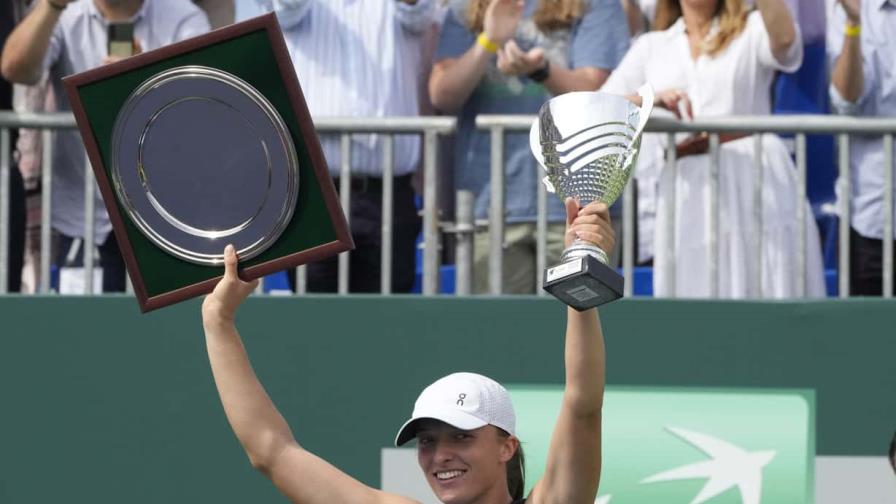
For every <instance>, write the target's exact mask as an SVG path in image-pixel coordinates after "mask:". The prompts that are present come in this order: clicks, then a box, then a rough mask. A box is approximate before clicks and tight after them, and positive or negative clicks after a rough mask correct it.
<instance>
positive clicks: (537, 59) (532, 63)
mask: <svg viewBox="0 0 896 504" xmlns="http://www.w3.org/2000/svg"><path fill="white" fill-rule="evenodd" d="M544 61H545V60H544V50H543V49H542V48H540V47H535V48H532V49H530V50H529V51H527V52H523V50H522V49H520V47H519V46H518V45H517V43H516V42H515V41H514V40H513V39H511V40H508V41H507V43H505V44H504V46H503V47H502V48H500V49H498V70H500V71H501V73H503V74H506V75H529V74H530V73H532V72H534V71H536V70H538V69H539V68H543V67H544Z"/></svg>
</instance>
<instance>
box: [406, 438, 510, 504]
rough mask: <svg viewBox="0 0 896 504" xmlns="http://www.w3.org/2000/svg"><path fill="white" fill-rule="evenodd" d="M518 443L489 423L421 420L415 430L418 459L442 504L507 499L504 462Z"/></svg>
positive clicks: (466, 503)
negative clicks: (463, 425)
mask: <svg viewBox="0 0 896 504" xmlns="http://www.w3.org/2000/svg"><path fill="white" fill-rule="evenodd" d="M517 446H518V441H517V440H516V438H514V437H508V436H505V435H502V434H501V432H500V431H499V430H498V428H497V427H494V426H492V425H486V426H485V427H480V428H478V429H474V430H462V429H458V428H456V427H452V426H451V425H448V424H446V423H444V422H440V421H437V420H422V421H421V422H420V427H419V429H418V430H417V462H418V463H419V464H420V468H421V469H422V470H423V473H424V475H425V476H426V481H427V482H428V483H429V486H430V487H431V488H432V490H433V492H435V494H436V497H438V498H439V500H440V501H442V502H444V503H445V504H472V503H490V502H502V503H503V502H507V501H509V500H510V493H509V491H508V489H507V461H508V460H510V459H511V457H512V456H513V454H514V452H515V451H516V447H517Z"/></svg>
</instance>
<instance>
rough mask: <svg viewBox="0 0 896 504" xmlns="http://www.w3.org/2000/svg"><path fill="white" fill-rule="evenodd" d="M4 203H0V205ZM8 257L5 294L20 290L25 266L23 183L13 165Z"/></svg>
mask: <svg viewBox="0 0 896 504" xmlns="http://www.w3.org/2000/svg"><path fill="white" fill-rule="evenodd" d="M5 204H6V202H4V201H0V205H5ZM8 210H9V214H7V215H8V216H9V220H8V224H9V228H8V229H9V255H8V256H7V261H6V266H7V269H6V272H7V275H8V276H7V277H6V279H7V282H6V289H7V292H19V291H20V290H21V289H22V267H23V266H24V264H25V211H26V210H25V183H24V182H23V181H22V174H21V173H20V172H19V169H18V168H17V167H16V166H15V165H13V166H11V167H10V170H9V208H8Z"/></svg>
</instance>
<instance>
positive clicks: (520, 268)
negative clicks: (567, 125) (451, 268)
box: [429, 0, 629, 293]
mask: <svg viewBox="0 0 896 504" xmlns="http://www.w3.org/2000/svg"><path fill="white" fill-rule="evenodd" d="M628 42H629V31H628V25H627V24H626V19H625V15H624V13H623V11H622V6H621V4H620V3H619V1H618V0H558V1H544V0H527V1H525V2H523V1H517V0H471V1H452V2H451V3H450V9H449V12H448V14H447V16H446V19H445V22H444V24H443V25H442V33H441V39H440V41H439V47H438V49H437V50H436V56H435V59H436V62H435V65H434V67H433V71H432V74H431V76H430V80H429V93H430V99H431V100H432V102H433V104H434V105H435V106H436V108H438V109H439V110H442V111H443V112H447V113H457V114H458V129H457V137H456V144H455V149H454V182H455V188H456V189H458V190H460V189H466V190H470V191H472V192H473V193H474V194H475V198H476V203H475V217H476V219H477V220H481V219H486V218H487V217H488V212H489V205H490V190H491V188H490V183H489V180H490V159H491V158H490V152H491V151H490V149H491V147H490V141H489V136H488V134H487V132H483V131H477V130H476V126H475V118H476V116H477V115H480V114H536V113H537V112H538V110H539V108H540V107H541V105H542V104H543V103H544V102H545V101H547V99H548V98H550V96H551V95H558V94H562V93H566V92H569V91H594V90H596V89H598V88H599V87H600V86H601V85H602V84H603V82H604V81H605V80H606V78H607V76H608V75H609V74H610V72H611V71H612V69H613V68H615V67H616V65H617V64H618V63H619V61H620V60H621V59H622V57H623V56H624V55H625V51H626V50H627V49H628ZM504 162H505V167H504V168H505V175H504V176H505V204H506V207H505V218H506V221H507V223H508V225H507V227H506V228H505V231H506V233H505V240H504V243H505V246H504V251H503V253H504V272H503V287H504V289H503V291H504V292H506V293H532V292H534V290H535V284H536V283H535V279H536V275H540V274H541V272H536V271H535V261H536V259H535V254H536V244H535V220H536V217H537V188H538V184H540V183H541V182H540V180H541V178H542V177H543V174H542V173H540V172H539V168H538V167H537V165H536V162H535V160H534V158H533V156H532V154H531V152H530V150H529V144H528V132H526V133H524V134H509V135H508V136H507V138H506V142H505V151H504ZM564 215H565V214H564V209H563V205H562V203H561V202H560V201H559V199H558V198H556V197H553V196H551V195H549V198H548V219H549V221H550V224H549V230H548V254H547V255H548V262H552V261H556V260H557V259H559V254H560V251H561V250H562V242H563V224H562V222H563V219H564ZM488 243H489V239H488V232H487V231H483V232H477V233H476V237H475V242H474V250H475V253H474V255H475V257H474V282H473V283H474V289H475V290H476V292H484V291H485V290H486V288H487V285H488V284H487V279H488V275H487V274H486V273H487V269H488V258H489V250H488Z"/></svg>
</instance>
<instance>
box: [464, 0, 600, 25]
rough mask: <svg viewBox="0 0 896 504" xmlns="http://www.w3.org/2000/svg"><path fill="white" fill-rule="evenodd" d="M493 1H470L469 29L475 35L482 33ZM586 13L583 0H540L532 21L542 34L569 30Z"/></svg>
mask: <svg viewBox="0 0 896 504" xmlns="http://www.w3.org/2000/svg"><path fill="white" fill-rule="evenodd" d="M489 3H491V0H470V1H469V2H468V3H467V16H466V21H467V27H468V28H470V31H472V32H474V33H479V32H481V31H482V24H483V21H484V19H485V10H486V9H487V8H488V4H489ZM584 12H585V6H584V5H583V0H539V2H538V7H537V8H536V9H535V14H534V15H533V16H532V20H533V21H534V22H535V26H536V27H537V28H538V29H539V30H541V31H542V32H548V31H552V30H558V29H562V28H569V27H571V26H572V24H573V22H575V20H576V19H578V18H580V17H582V15H583V14H584Z"/></svg>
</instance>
